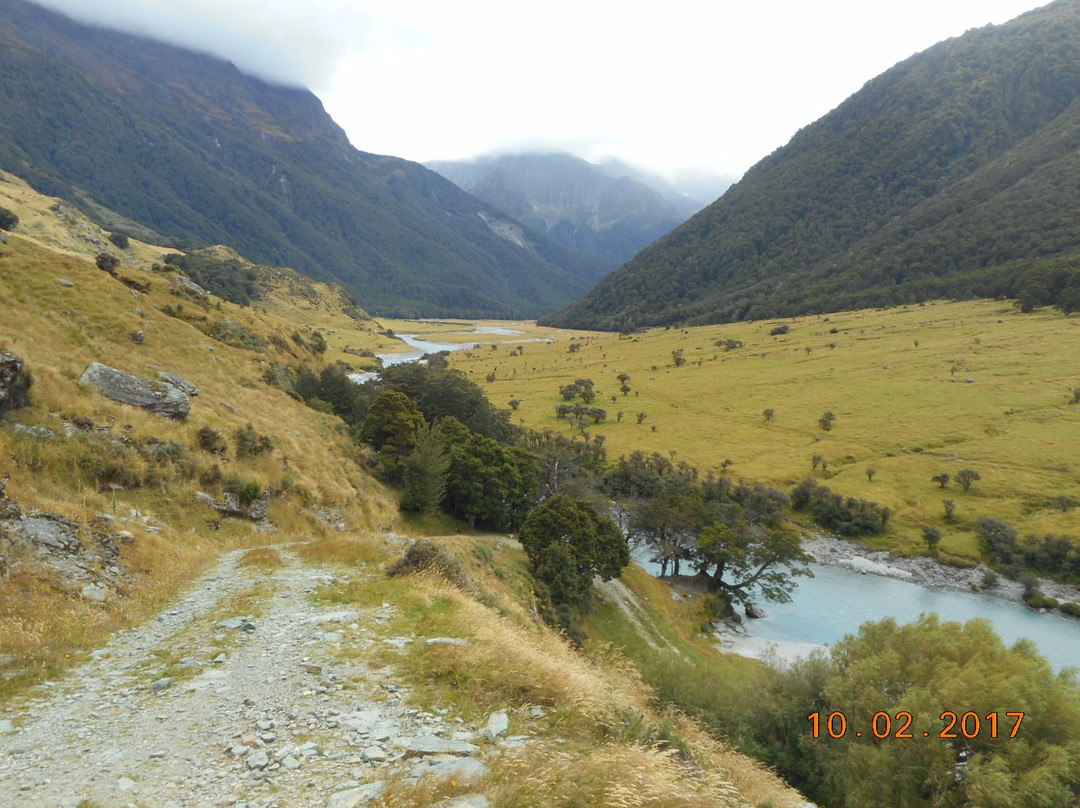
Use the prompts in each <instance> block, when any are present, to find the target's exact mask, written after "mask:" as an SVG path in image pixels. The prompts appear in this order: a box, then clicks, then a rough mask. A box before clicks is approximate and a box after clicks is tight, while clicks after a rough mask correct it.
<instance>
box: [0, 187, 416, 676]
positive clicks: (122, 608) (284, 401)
mask: <svg viewBox="0 0 1080 808" xmlns="http://www.w3.org/2000/svg"><path fill="white" fill-rule="evenodd" d="M5 193H6V194H8V196H7V197H5V196H4V194H5ZM12 195H14V196H15V197H16V200H15V201H12V200H11V199H10V198H9V197H11V196H12ZM23 197H25V198H23ZM5 199H7V201H8V202H10V204H5V201H4V200H5ZM54 202H55V201H54V200H48V199H45V198H42V197H38V196H36V195H34V194H33V192H32V191H30V190H29V189H28V188H26V187H25V186H22V185H19V184H18V183H17V182H14V181H13V182H10V183H3V182H0V204H2V205H4V206H5V207H11V208H12V209H14V210H15V211H16V213H18V215H19V216H20V218H21V222H20V225H19V227H18V228H17V229H16V232H15V233H13V234H11V237H10V239H9V243H8V244H7V245H5V247H4V250H3V252H4V255H3V256H0V347H6V348H8V349H10V350H12V351H13V352H15V353H16V354H18V355H20V356H22V357H23V359H24V360H25V362H26V366H27V369H28V370H29V372H30V373H31V375H32V376H33V379H34V384H33V387H32V388H31V391H30V396H31V406H30V407H28V408H24V409H21V410H17V411H14V412H12V413H9V414H8V415H7V416H6V417H5V420H9V421H17V422H19V423H25V424H30V425H39V426H45V427H48V428H49V429H51V430H53V431H54V432H55V433H56V436H55V437H54V438H51V439H48V440H41V439H38V438H32V437H27V436H24V435H19V434H16V433H15V432H13V431H12V430H10V429H6V428H0V456H3V457H4V458H5V463H4V467H3V472H4V473H7V474H10V477H11V481H10V483H9V485H8V495H9V496H10V497H12V498H14V499H16V500H17V501H18V502H19V503H20V505H21V506H22V507H23V508H24V509H25V508H31V507H36V508H40V509H42V510H44V511H51V512H55V513H60V514H62V515H64V516H67V517H69V518H71V519H73V520H75V521H76V522H77V523H80V524H82V525H84V526H85V525H89V523H90V521H91V520H92V519H93V518H94V516H95V515H96V514H99V513H105V514H111V515H112V516H114V518H116V519H117V520H118V522H119V523H118V525H117V528H118V529H131V530H132V531H133V532H134V533H135V542H134V544H132V545H131V546H124V547H123V548H122V553H123V561H122V566H123V568H124V570H125V571H127V572H131V574H133V575H134V577H135V580H136V583H135V585H134V586H133V587H132V591H131V592H130V593H125V596H124V597H123V598H122V599H121V600H119V601H117V602H115V603H109V604H107V605H105V606H104V607H101V606H98V605H96V604H88V603H84V602H82V601H81V600H80V599H79V598H78V597H74V596H72V595H70V594H66V593H65V592H64V591H63V588H62V587H60V586H57V585H56V582H53V581H50V580H49V579H48V578H47V577H45V578H43V577H41V576H39V575H37V574H34V573H27V574H25V575H15V576H10V577H8V578H5V579H4V580H3V581H0V654H7V655H13V656H14V657H15V661H14V662H12V663H10V664H8V665H6V666H5V667H6V668H7V669H8V672H9V673H10V672H11V671H12V670H14V671H17V672H18V673H17V674H16V675H14V676H10V677H9V678H7V679H6V680H4V682H3V685H2V690H0V693H2V694H11V693H13V692H16V691H19V690H20V689H22V688H23V687H25V685H27V684H30V683H33V682H37V681H41V680H42V679H44V678H48V677H52V676H55V675H56V674H57V673H59V672H60V671H61V670H62V669H63V668H64V667H66V665H68V664H71V663H72V662H74V661H77V660H78V658H79V656H80V652H81V651H83V650H86V649H88V648H91V647H93V646H95V645H97V644H100V643H101V642H102V641H103V639H104V638H105V637H106V636H107V635H108V633H109V632H111V631H113V630H115V629H117V628H119V627H122V626H125V625H130V624H131V623H132V622H133V621H138V620H141V619H144V618H145V617H147V616H148V615H150V614H152V613H153V612H154V611H155V610H156V609H159V608H161V607H162V606H163V605H165V603H167V602H168V600H169V599H171V598H172V597H175V595H176V594H177V593H178V592H180V591H181V590H182V589H183V588H184V587H186V586H187V585H188V584H189V583H190V582H191V581H192V580H193V578H194V577H195V576H196V575H198V574H199V573H200V572H201V571H203V570H204V569H206V568H207V566H208V565H209V564H211V563H213V561H214V559H215V558H216V557H217V555H218V554H219V553H220V552H221V551H222V550H225V549H233V548H237V547H253V546H257V545H263V544H267V543H269V542H273V541H280V537H279V536H272V535H271V536H268V535H265V534H261V533H256V532H254V531H253V530H252V529H251V527H250V526H249V525H247V524H244V523H242V522H239V521H229V520H226V521H222V520H221V519H220V515H219V514H217V513H215V512H214V511H212V510H211V509H209V508H207V507H206V506H204V505H201V504H198V503H197V502H196V501H195V494H196V492H197V491H199V490H207V491H208V492H209V493H211V494H213V495H215V496H220V494H221V491H222V487H223V486H224V485H225V483H226V482H228V481H229V480H230V479H237V480H240V481H242V482H254V483H257V484H258V485H259V486H260V487H261V488H262V489H264V490H271V491H272V492H274V495H275V496H274V498H273V499H272V501H271V506H270V518H271V520H272V521H273V522H274V523H275V524H277V525H278V527H279V529H280V530H281V532H282V535H287V536H288V537H289V540H290V541H303V540H307V539H317V538H318V537H320V536H323V535H325V533H326V530H325V529H324V527H323V526H322V525H320V524H318V523H317V522H316V521H315V520H314V519H313V518H312V517H310V516H308V515H306V514H304V513H303V510H304V509H305V508H306V507H308V506H310V505H311V504H316V505H319V504H322V505H336V506H341V507H344V509H345V515H346V519H347V521H348V523H349V525H350V527H351V528H354V529H357V530H364V529H368V528H370V527H372V526H373V525H375V524H376V523H380V522H382V523H387V524H395V523H396V521H397V508H396V503H395V502H394V500H393V497H392V496H389V495H388V494H387V493H386V492H385V490H384V489H383V487H382V486H381V484H379V483H378V482H376V481H374V480H373V479H372V478H371V477H370V476H368V475H367V474H366V473H365V472H364V471H363V470H362V469H361V468H360V466H359V465H358V463H357V453H356V449H355V447H354V445H353V444H352V442H351V441H350V440H349V438H348V436H347V434H345V432H344V431H343V430H342V428H341V424H340V422H339V421H338V420H337V419H335V418H333V417H329V416H326V415H324V414H321V413H318V412H315V411H314V410H311V409H309V408H307V407H305V406H303V405H302V404H300V403H298V402H295V401H293V400H292V399H290V398H289V397H288V396H286V395H285V394H284V393H283V392H281V391H280V390H276V389H274V388H271V387H269V386H268V385H266V384H265V383H264V382H263V381H262V379H261V377H262V374H263V372H264V371H265V369H266V368H267V367H268V365H269V363H270V362H272V361H275V362H279V363H282V364H288V363H292V362H295V361H297V360H296V358H295V357H293V356H291V355H290V354H288V353H285V352H282V351H280V350H279V349H278V348H275V347H273V346H271V348H270V349H268V352H267V353H265V354H259V353H254V352H251V351H244V350H240V349H236V348H232V347H229V346H227V345H224V344H221V343H218V342H215V341H214V340H211V339H209V338H208V337H206V336H205V335H204V334H202V333H201V332H199V331H197V330H196V329H194V328H193V327H192V326H191V325H189V324H187V323H185V322H182V321H180V320H177V319H175V318H172V317H168V316H166V315H165V314H163V313H162V312H161V311H160V310H159V309H160V308H162V307H164V306H165V305H166V304H175V303H176V301H177V298H175V297H174V296H173V295H171V294H170V291H169V289H170V283H169V281H168V280H167V279H165V278H162V277H161V276H160V275H157V274H156V273H152V272H150V271H149V268H148V263H149V262H151V261H153V260H157V259H158V258H159V257H160V251H158V252H155V251H154V250H152V249H149V248H147V249H143V246H141V245H138V244H137V242H134V241H133V242H132V244H133V247H132V248H131V249H130V250H127V251H118V250H114V249H112V245H109V247H110V251H111V252H115V253H123V256H122V257H123V263H122V264H121V267H120V270H119V271H120V274H121V275H123V276H127V277H133V278H137V279H138V280H139V281H140V282H142V283H149V285H150V290H149V292H144V293H133V292H132V290H130V289H129V288H127V287H126V286H124V285H123V284H121V283H120V282H118V281H117V280H115V279H113V278H110V277H109V276H108V275H107V274H106V273H104V272H101V271H100V270H98V269H97V268H96V267H95V266H94V264H93V261H92V255H93V254H95V253H96V251H97V248H93V249H89V248H88V247H87V245H91V246H92V244H93V242H92V241H90V242H88V241H86V240H85V239H83V238H82V237H81V236H82V235H84V234H86V233H89V234H90V238H91V239H98V240H100V239H101V238H103V237H104V236H103V233H102V232H101V231H100V230H93V229H92V228H91V229H90V230H86V229H85V228H86V227H90V225H87V224H86V223H85V222H84V221H83V220H82V219H80V218H78V217H77V216H75V215H74V214H72V215H71V216H68V215H67V214H65V216H64V217H59V216H57V215H56V213H54V212H53V211H52V210H51V205H52V204H54ZM36 223H37V224H36ZM39 225H40V226H39ZM27 233H29V234H30V235H27ZM66 240H73V243H74V242H77V245H76V246H79V245H81V246H80V248H79V250H67V251H63V250H61V251H58V250H57V249H56V247H57V245H59V247H63V246H64V244H67V243H68V241H66ZM43 245H52V247H49V248H46V246H43ZM60 279H63V280H66V281H70V282H71V283H73V284H74V287H66V286H64V285H61V284H60V283H59V282H58V281H59V280H60ZM140 312H141V313H140ZM212 314H213V316H221V317H231V318H233V319H235V320H237V321H238V322H240V323H242V324H243V325H244V326H245V327H247V328H250V329H252V330H253V331H256V332H258V333H261V334H263V335H266V336H269V335H271V334H277V335H278V336H280V337H282V338H284V339H285V340H289V339H290V338H291V334H292V333H293V332H294V331H295V330H297V325H296V324H295V323H293V322H290V321H288V320H287V319H283V317H282V316H279V315H275V314H273V313H272V312H265V311H262V310H260V309H257V308H240V307H237V306H234V305H232V304H230V303H228V302H221V303H220V310H218V309H217V308H216V307H215V308H213V310H212ZM350 322H355V321H350ZM135 330H142V331H143V332H144V333H145V335H146V339H145V341H144V344H143V345H136V344H135V343H134V342H133V341H132V340H131V339H130V334H131V332H133V331H135ZM91 361H101V362H104V363H106V364H109V365H112V366H114V367H118V368H120V369H122V370H126V371H128V372H132V373H135V374H137V375H141V376H144V377H146V378H155V377H156V374H157V371H158V370H169V371H172V372H174V373H177V374H179V375H180V376H183V377H184V378H186V379H189V380H190V381H192V382H194V383H195V384H197V385H198V386H199V388H200V390H201V395H200V396H198V397H197V398H195V399H193V401H192V410H191V414H190V415H189V417H188V418H187V419H186V421H184V422H175V421H171V420H168V419H164V418H161V417H159V416H156V415H152V414H148V413H146V412H143V411H141V410H138V409H135V408H132V407H127V406H124V405H121V404H117V403H115V402H112V401H110V400H108V399H106V398H105V397H103V396H101V395H99V394H97V393H95V392H93V391H90V390H87V389H84V388H81V387H80V386H79V385H78V384H77V380H78V378H79V376H80V375H81V374H82V372H83V370H84V368H85V367H86V365H87V364H89V363H90V362H91ZM65 419H66V420H85V421H87V422H91V423H92V424H93V425H94V430H93V431H92V432H87V433H78V434H75V435H74V436H72V437H67V436H65V435H64V423H63V422H64V420H65ZM246 424H251V425H252V427H253V428H254V429H255V430H256V432H258V433H259V434H260V435H268V436H270V437H271V438H272V439H273V441H274V446H275V448H274V450H273V451H272V452H268V453H265V454H263V455H261V456H259V457H256V458H253V459H248V460H237V459H236V458H235V457H234V456H233V452H232V446H233V443H234V439H233V434H234V432H235V431H236V430H237V429H238V428H239V427H242V426H245V425H246ZM203 426H210V427H212V428H214V429H215V430H217V431H218V432H220V433H221V434H222V436H223V437H224V438H225V439H226V441H227V442H228V443H229V444H230V451H229V454H228V456H226V457H216V456H213V455H210V454H209V453H207V452H204V451H202V450H201V449H199V448H198V440H197V432H198V430H199V429H200V428H201V427H203ZM104 428H107V429H108V430H109V432H108V434H105V433H102V432H100V430H101V429H104ZM121 439H122V440H123V441H124V443H119V442H118V440H121ZM152 441H160V442H166V443H168V442H172V443H173V444H175V445H176V446H177V447H179V454H178V455H173V456H170V457H167V458H155V457H152V456H151V454H150V453H149V452H146V451H140V450H138V448H137V447H139V446H146V445H148V444H149V443H150V442H152ZM105 462H107V463H112V464H115V466H116V467H117V468H118V469H122V470H123V472H124V474H125V475H129V476H130V477H131V478H134V479H135V480H137V484H136V485H135V487H129V488H124V489H110V488H108V486H106V485H104V484H103V483H102V482H101V479H102V478H101V477H99V476H96V475H98V474H100V472H101V468H100V466H101V464H102V463H105ZM214 466H218V468H219V469H220V472H221V476H222V481H221V482H220V483H209V487H208V488H207V487H205V485H204V483H202V482H200V479H199V478H200V477H201V476H203V475H206V474H208V473H209V472H210V471H211V470H212V468H213V467H214ZM132 510H134V511H137V512H138V513H139V514H140V517H145V518H147V519H148V520H149V522H150V523H151V524H153V525H158V526H162V527H163V532H162V533H160V534H156V535H155V534H153V533H149V532H147V531H144V530H143V529H142V520H141V518H140V519H137V520H135V519H133V520H131V521H130V522H129V523H126V524H125V523H123V522H122V521H121V520H122V519H128V517H129V514H130V512H131V511H132Z"/></svg>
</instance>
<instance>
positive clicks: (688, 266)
mask: <svg viewBox="0 0 1080 808" xmlns="http://www.w3.org/2000/svg"><path fill="white" fill-rule="evenodd" d="M1078 96H1080V2H1077V0H1060V1H1059V2H1056V3H1053V4H1051V5H1049V6H1046V7H1044V8H1042V9H1037V10H1035V11H1032V12H1029V13H1027V14H1025V15H1023V16H1021V17H1019V18H1017V19H1015V20H1013V21H1011V22H1009V23H1006V24H1004V25H1000V26H987V27H985V28H981V29H977V30H972V31H969V32H968V33H966V34H965V35H963V36H962V37H959V38H956V39H950V40H947V41H945V42H941V43H939V44H937V45H935V46H933V47H932V48H930V49H928V50H927V51H925V52H923V53H920V54H917V55H915V56H913V57H911V58H910V59H908V60H906V61H904V62H901V63H900V64H898V65H896V66H895V67H893V68H892V69H890V70H888V71H887V72H885V73H883V74H882V75H880V76H878V77H877V78H875V79H873V80H872V81H870V82H868V83H867V84H866V85H865V86H864V87H863V88H862V89H861V90H860V91H859V92H858V93H856V94H855V95H853V96H852V97H851V98H849V99H848V100H846V101H845V102H844V103H843V104H841V105H840V106H839V107H837V108H836V109H835V110H833V111H832V112H830V113H829V114H827V115H826V116H825V117H823V118H822V119H820V120H819V121H817V122H816V123H813V124H811V125H809V126H807V127H805V128H803V129H802V130H800V131H799V132H798V133H797V134H796V135H795V136H794V137H793V138H792V140H791V141H790V142H789V143H788V144H787V145H786V146H784V147H783V148H781V149H779V150H777V151H776V152H774V153H773V154H771V155H769V156H768V157H766V158H765V159H764V160H762V161H761V162H759V163H758V164H757V165H756V166H754V167H753V168H752V169H751V170H750V171H749V172H747V174H746V175H745V177H744V178H743V179H742V180H741V181H740V182H739V183H737V184H736V185H735V186H733V187H732V188H731V189H730V190H729V191H728V192H727V193H725V194H724V196H723V197H721V198H720V199H719V200H717V201H716V202H715V203H713V204H712V205H710V206H709V207H708V208H706V209H705V210H703V211H702V212H701V213H699V214H697V215H696V216H695V217H693V218H692V219H690V220H689V221H688V222H686V223H685V224H684V225H682V226H681V227H679V228H677V229H676V230H675V231H673V232H672V233H670V234H669V235H667V236H666V237H665V238H663V239H661V240H660V241H658V242H657V243H656V244H654V245H652V246H650V247H649V248H647V249H645V250H643V251H642V252H641V253H640V254H639V255H637V256H636V257H635V258H634V259H633V260H632V261H631V262H629V263H628V264H627V265H626V266H624V267H622V268H621V269H619V270H618V271H617V272H615V273H613V274H612V275H610V276H608V278H606V279H605V280H604V281H603V282H602V283H601V284H600V285H599V286H598V287H597V288H596V289H594V290H593V291H592V292H590V293H589V295H588V296H586V297H585V298H584V299H582V300H580V301H578V302H576V303H574V304H572V305H571V306H569V307H567V308H566V309H563V310H562V311H559V312H557V313H555V314H554V315H551V316H549V317H547V318H546V320H545V322H547V323H548V324H555V325H561V326H576V327H587V328H604V329H630V328H636V327H642V326H653V325H665V324H674V323H698V324H703V323H713V322H726V321H734V320H741V319H761V318H767V317H775V316H789V315H796V314H803V313H812V312H825V311H836V310H840V309H847V308H859V307H865V306H887V305H895V304H899V303H911V302H917V301H923V300H928V299H932V298H942V297H946V298H971V297H1017V298H1019V302H1020V304H1021V306H1022V307H1023V308H1025V309H1030V308H1031V307H1033V306H1036V305H1042V304H1047V303H1055V304H1057V305H1060V306H1062V307H1063V308H1064V309H1065V310H1066V311H1069V310H1072V309H1076V308H1080V277H1078V274H1077V272H1076V270H1075V267H1076V266H1077V260H1078V259H1080V195H1078V194H1077V193H1076V178H1077V176H1080V100H1078Z"/></svg>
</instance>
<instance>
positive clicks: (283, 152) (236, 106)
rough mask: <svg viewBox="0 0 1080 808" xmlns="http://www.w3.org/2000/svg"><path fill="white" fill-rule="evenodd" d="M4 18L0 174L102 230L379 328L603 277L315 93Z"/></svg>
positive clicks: (578, 289)
mask: <svg viewBox="0 0 1080 808" xmlns="http://www.w3.org/2000/svg"><path fill="white" fill-rule="evenodd" d="M0 9H2V11H3V14H2V15H0V69H2V70H3V73H4V76H5V81H4V82H3V86H0V102H2V103H3V106H4V108H5V110H6V114H5V116H4V120H2V121H0V168H6V169H7V170H10V171H12V172H13V173H15V174H18V175H19V176H22V177H24V178H25V179H26V180H27V181H28V182H30V184H31V185H33V186H34V187H35V188H38V189H39V190H41V191H42V192H43V193H46V194H49V195H53V196H62V197H65V198H69V199H72V201H74V202H76V203H77V204H79V205H80V207H82V208H83V209H84V210H86V211H87V212H90V213H92V214H93V215H94V216H95V218H97V219H98V220H99V222H100V223H101V224H103V225H105V226H106V227H110V228H116V227H119V226H121V225H124V224H129V223H131V222H137V223H139V224H141V225H142V226H143V230H142V232H140V233H139V235H140V237H143V238H144V239H150V238H151V237H156V240H158V242H159V243H168V244H170V245H171V246H176V247H179V248H184V247H198V246H202V245H204V244H213V243H230V244H232V245H233V246H235V247H236V248H237V249H239V250H240V251H241V252H243V253H244V254H245V255H247V257H249V258H250V259H251V260H253V261H256V262H257V263H262V264H272V265H280V266H291V267H294V268H295V269H297V270H298V271H301V272H303V273H304V274H306V275H308V276H310V277H312V278H315V279H316V280H322V281H329V280H335V281H338V282H340V283H342V284H343V285H344V286H346V287H347V288H348V289H349V291H350V292H352V293H353V294H356V295H358V296H360V297H361V298H362V299H363V303H364V305H365V306H368V307H370V308H371V309H373V310H375V311H378V312H379V313H383V314H398V315H458V316H480V315H484V316H493V317H495V316H511V315H518V316H524V315H535V314H537V313H540V312H542V311H544V310H550V309H551V308H554V307H555V306H557V305H560V304H562V303H565V302H568V301H569V300H570V299H572V298H573V297H574V296H576V295H579V294H581V293H582V292H584V291H585V289H586V284H587V283H588V282H590V281H591V279H593V278H594V277H595V275H596V267H595V266H594V265H593V263H592V261H591V259H588V258H586V257H584V256H579V255H574V254H572V253H569V252H568V251H566V250H564V249H562V248H560V247H558V246H557V245H554V244H552V243H550V242H548V241H547V240H546V239H544V238H542V237H541V236H539V235H537V234H535V233H529V232H528V231H525V230H524V229H523V230H522V232H523V237H522V239H519V240H518V241H517V242H515V241H511V240H509V239H506V238H503V237H501V236H500V235H499V234H498V233H497V232H496V231H495V230H493V228H492V227H491V226H490V225H489V224H488V223H486V222H485V221H484V219H483V218H482V217H481V214H483V216H486V217H488V218H489V219H491V220H499V219H501V218H502V214H500V213H499V212H498V211H497V210H495V209H494V208H491V207H489V206H487V205H485V204H484V203H482V202H480V201H479V200H476V199H474V198H473V197H470V196H468V195H467V194H464V193H463V192H461V191H460V189H458V188H457V187H456V186H454V185H453V184H452V183H450V182H448V181H446V180H444V179H443V178H441V177H439V176H438V175H436V174H435V173H434V172H431V171H429V170H428V169H425V168H424V167H422V166H420V165H419V164H417V163H411V162H409V161H406V160H401V159H398V158H394V157H387V156H380V155H373V154H367V153H364V152H361V151H359V150H357V149H354V148H353V147H352V146H351V145H350V143H349V140H348V138H347V137H346V136H345V133H344V131H343V130H341V128H340V127H339V126H338V125H337V124H336V123H334V121H333V120H332V119H331V118H330V117H329V116H328V115H327V114H326V113H325V110H324V109H323V107H322V103H321V102H320V101H319V100H318V99H317V98H316V97H315V96H314V95H312V94H311V93H310V92H308V91H306V90H299V89H295V88H287V87H276V86H273V85H270V84H267V83H265V82H263V81H261V80H259V79H256V78H252V77H249V76H244V75H243V74H242V73H240V71H239V70H237V69H236V68H235V67H234V66H232V65H231V64H229V63H227V62H224V61H221V60H218V59H216V58H213V57H209V56H205V55H202V54H197V53H194V52H191V51H185V50H183V49H180V48H177V47H174V46H171V45H167V44H162V43H158V42H153V41H151V40H146V39H140V38H138V37H133V36H131V35H128V34H120V33H117V32H114V31H110V30H107V29H104V28H96V27H89V26H85V25H82V24H81V23H76V22H73V21H71V20H69V19H67V18H64V17H62V16H61V15H57V14H55V13H53V12H50V11H47V10H45V9H42V8H39V7H37V6H33V5H31V4H29V3H27V2H24V0H3V2H2V3H0ZM512 224H516V223H512ZM522 244H524V245H525V246H522Z"/></svg>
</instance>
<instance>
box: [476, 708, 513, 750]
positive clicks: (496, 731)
mask: <svg viewBox="0 0 1080 808" xmlns="http://www.w3.org/2000/svg"><path fill="white" fill-rule="evenodd" d="M509 731H510V718H509V716H507V714H506V713H503V712H498V713H492V714H491V715H490V716H489V717H488V722H487V726H486V727H484V730H483V732H481V733H480V734H481V735H482V736H483V738H484V740H485V741H487V742H488V743H495V740H496V739H497V738H501V737H502V736H503V735H505V734H506V733H507V732H509Z"/></svg>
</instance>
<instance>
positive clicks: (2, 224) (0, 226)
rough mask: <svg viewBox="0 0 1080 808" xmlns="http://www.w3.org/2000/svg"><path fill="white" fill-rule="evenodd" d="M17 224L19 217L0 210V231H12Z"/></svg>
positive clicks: (5, 209)
mask: <svg viewBox="0 0 1080 808" xmlns="http://www.w3.org/2000/svg"><path fill="white" fill-rule="evenodd" d="M18 224H19V217H18V216H17V215H15V212H14V211H12V210H8V209H7V208H0V230H13V229H14V228H15V227H16V226H17V225H18Z"/></svg>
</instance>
